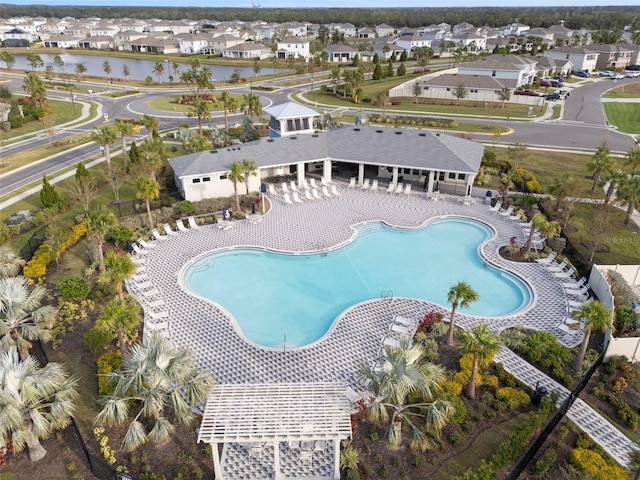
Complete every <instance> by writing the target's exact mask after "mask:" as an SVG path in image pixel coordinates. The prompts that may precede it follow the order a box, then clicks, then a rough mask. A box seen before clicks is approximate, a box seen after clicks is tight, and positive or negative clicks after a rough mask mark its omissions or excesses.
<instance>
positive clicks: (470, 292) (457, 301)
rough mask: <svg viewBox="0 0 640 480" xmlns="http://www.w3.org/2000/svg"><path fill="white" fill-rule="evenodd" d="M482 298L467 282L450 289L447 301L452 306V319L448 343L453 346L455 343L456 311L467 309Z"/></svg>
mask: <svg viewBox="0 0 640 480" xmlns="http://www.w3.org/2000/svg"><path fill="white" fill-rule="evenodd" d="M479 298H480V295H478V292H476V291H475V290H474V289H473V288H471V285H469V284H468V283H467V282H458V283H456V284H455V285H452V286H451V288H449V292H448V293H447V301H448V302H449V303H450V304H451V317H450V319H449V332H448V333H447V343H448V344H449V345H451V346H453V345H454V344H455V342H454V337H453V334H454V331H455V327H456V310H457V309H458V307H459V306H460V307H463V308H467V307H469V305H471V304H472V303H473V302H475V301H477V300H478V299H479Z"/></svg>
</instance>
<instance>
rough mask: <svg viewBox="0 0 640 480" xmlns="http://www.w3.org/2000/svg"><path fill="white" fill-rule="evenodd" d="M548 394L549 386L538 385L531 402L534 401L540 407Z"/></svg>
mask: <svg viewBox="0 0 640 480" xmlns="http://www.w3.org/2000/svg"><path fill="white" fill-rule="evenodd" d="M548 394H549V391H548V390H547V387H545V386H543V385H540V386H538V387H536V389H535V390H534V391H533V397H531V403H533V404H534V405H535V406H536V407H539V406H540V402H541V401H542V399H543V398H544V397H546V396H547V395H548Z"/></svg>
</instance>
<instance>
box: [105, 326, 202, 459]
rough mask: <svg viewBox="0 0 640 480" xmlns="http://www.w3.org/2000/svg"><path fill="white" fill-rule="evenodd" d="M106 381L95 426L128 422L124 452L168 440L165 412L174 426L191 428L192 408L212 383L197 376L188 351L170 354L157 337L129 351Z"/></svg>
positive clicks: (169, 428) (165, 343)
mask: <svg viewBox="0 0 640 480" xmlns="http://www.w3.org/2000/svg"><path fill="white" fill-rule="evenodd" d="M109 379H110V380H111V381H112V382H113V384H114V386H115V388H114V392H113V395H110V396H107V397H104V398H102V399H101V403H102V409H101V411H100V413H99V414H98V416H97V417H96V419H95V422H96V423H97V424H99V425H122V424H123V423H124V422H126V421H128V420H129V419H130V418H131V416H133V421H131V423H130V424H129V427H128V429H127V433H126V435H125V437H124V441H123V447H124V449H125V450H127V451H131V450H134V449H136V448H138V447H139V446H141V445H143V444H144V443H146V442H156V443H160V442H163V441H165V440H166V439H167V438H168V437H169V435H170V434H171V432H172V431H173V430H174V426H173V425H172V424H171V423H170V420H169V419H168V418H167V417H166V416H165V412H169V411H170V412H171V414H172V417H173V419H175V421H177V422H178V423H181V424H183V425H191V424H192V422H193V417H194V414H193V412H192V408H193V407H195V406H196V405H197V404H199V403H201V402H203V401H204V400H205V399H206V398H207V395H208V393H209V389H210V388H211V385H212V383H213V381H212V379H211V377H209V375H208V374H206V373H198V371H197V369H196V365H195V360H194V358H193V355H192V353H191V352H190V351H189V350H187V349H185V348H180V349H177V348H175V347H174V346H173V345H172V344H171V342H170V341H169V340H167V339H165V338H163V337H161V336H160V335H158V334H156V333H153V334H151V335H148V336H145V338H144V340H143V342H142V344H136V345H134V346H133V347H131V349H130V350H129V351H127V352H126V353H125V355H124V356H123V359H122V370H118V371H115V372H112V373H110V374H109ZM129 412H132V415H131V416H130V415H129ZM145 420H146V425H145V424H143V421H145ZM149 427H150V429H149Z"/></svg>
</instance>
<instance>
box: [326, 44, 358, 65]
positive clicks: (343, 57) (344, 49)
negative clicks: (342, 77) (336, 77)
mask: <svg viewBox="0 0 640 480" xmlns="http://www.w3.org/2000/svg"><path fill="white" fill-rule="evenodd" d="M324 51H325V52H327V54H328V55H329V61H330V62H352V61H353V59H354V57H355V56H356V55H358V50H356V49H355V48H353V47H351V46H349V45H344V44H334V45H329V46H327V47H326V48H325V49H324Z"/></svg>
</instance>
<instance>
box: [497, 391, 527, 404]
mask: <svg viewBox="0 0 640 480" xmlns="http://www.w3.org/2000/svg"><path fill="white" fill-rule="evenodd" d="M496 398H497V399H499V400H502V401H503V402H506V403H507V405H509V407H510V408H518V407H519V406H521V405H526V404H527V403H529V401H530V398H529V395H528V394H527V392H525V391H524V390H521V389H520V388H512V387H503V388H499V389H498V390H497V391H496Z"/></svg>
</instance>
